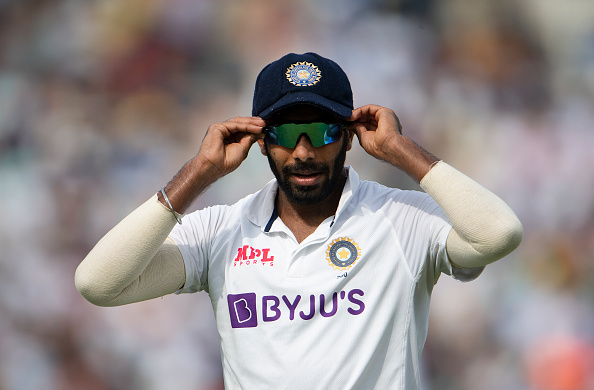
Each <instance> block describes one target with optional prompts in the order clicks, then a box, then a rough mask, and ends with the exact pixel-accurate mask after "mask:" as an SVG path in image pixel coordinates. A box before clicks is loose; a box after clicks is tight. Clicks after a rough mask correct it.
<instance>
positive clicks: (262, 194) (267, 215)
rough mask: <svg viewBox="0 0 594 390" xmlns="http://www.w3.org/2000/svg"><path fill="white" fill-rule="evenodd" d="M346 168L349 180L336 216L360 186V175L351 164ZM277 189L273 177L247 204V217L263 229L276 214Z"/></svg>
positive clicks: (343, 190)
mask: <svg viewBox="0 0 594 390" xmlns="http://www.w3.org/2000/svg"><path fill="white" fill-rule="evenodd" d="M346 168H347V174H348V176H347V181H346V183H345V184H344V188H343V189H342V195H341V197H340V202H339V203H338V208H337V209H336V217H338V216H339V215H340V214H341V213H342V212H343V210H345V208H346V206H347V205H348V203H349V201H350V200H351V199H352V198H353V194H354V193H355V192H356V191H357V189H358V188H359V175H358V174H357V172H355V170H354V169H353V168H352V167H351V166H347V167H346ZM277 191H278V183H277V181H276V179H272V180H271V181H269V182H268V183H267V184H266V185H265V186H264V187H263V188H262V189H261V190H260V191H258V192H256V193H255V194H254V196H253V197H252V198H251V199H250V200H248V202H247V204H246V206H245V209H244V210H245V216H246V218H247V219H248V220H249V221H251V222H252V223H253V224H255V225H257V226H259V227H260V228H261V229H262V230H264V229H265V228H266V225H268V223H269V222H270V220H271V217H273V214H275V215H276V212H275V207H274V201H275V199H276V193H277Z"/></svg>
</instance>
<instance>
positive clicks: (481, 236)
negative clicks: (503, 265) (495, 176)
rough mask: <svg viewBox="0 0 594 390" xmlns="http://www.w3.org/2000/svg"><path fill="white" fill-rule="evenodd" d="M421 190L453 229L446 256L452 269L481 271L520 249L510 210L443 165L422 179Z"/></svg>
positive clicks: (516, 224)
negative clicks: (453, 266) (445, 216)
mask: <svg viewBox="0 0 594 390" xmlns="http://www.w3.org/2000/svg"><path fill="white" fill-rule="evenodd" d="M421 188H423V189H424V190H425V191H426V192H427V193H428V194H429V195H431V197H432V198H433V199H435V201H436V202H437V204H439V206H440V207H441V208H442V209H443V210H444V212H445V213H446V214H447V216H448V217H449V219H450V221H451V223H452V225H453V229H452V231H451V232H450V234H449V235H448V239H447V253H448V256H449V257H450V260H451V262H452V263H454V264H455V265H456V266H458V267H461V268H474V267H482V266H485V265H487V264H489V263H492V262H494V261H496V260H499V259H500V258H502V257H504V256H506V255H507V254H509V253H511V252H512V251H513V250H514V249H516V248H517V247H518V245H520V242H521V241H522V237H523V228H522V224H521V223H520V221H519V219H518V217H517V216H516V215H515V214H514V212H513V211H512V210H511V208H510V207H509V206H508V205H507V204H506V203H505V202H504V201H503V200H501V199H500V198H498V197H497V196H496V195H495V194H493V193H492V192H490V191H488V190H487V189H486V188H484V187H482V186H481V185H480V184H478V183H477V182H475V181H474V180H472V179H470V178H469V177H468V176H466V175H464V174H462V173H461V172H459V171H457V170H456V169H454V168H453V167H451V166H449V165H448V164H446V163H444V162H443V161H440V162H439V163H437V164H436V165H435V166H434V167H433V168H431V170H430V171H429V172H428V173H427V174H426V175H425V177H423V179H422V180H421Z"/></svg>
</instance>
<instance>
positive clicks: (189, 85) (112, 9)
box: [0, 0, 594, 390]
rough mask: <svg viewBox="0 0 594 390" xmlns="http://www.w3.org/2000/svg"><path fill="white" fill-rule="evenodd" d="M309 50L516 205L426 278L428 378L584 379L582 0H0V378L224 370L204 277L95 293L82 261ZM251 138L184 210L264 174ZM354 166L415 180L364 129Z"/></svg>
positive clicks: (259, 181)
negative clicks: (234, 166) (519, 226)
mask: <svg viewBox="0 0 594 390" xmlns="http://www.w3.org/2000/svg"><path fill="white" fill-rule="evenodd" d="M305 51H315V52H318V53H320V54H322V55H324V56H327V57H330V58H332V59H334V60H335V61H337V62H338V63H339V64H340V65H341V66H342V67H343V68H344V70H345V71H346V72H347V74H348V75H349V76H350V78H351V82H352V86H353V91H354V98H355V105H356V106H360V105H363V104H368V103H374V104H380V105H384V106H387V107H390V108H393V109H394V110H395V111H396V113H397V114H398V115H399V117H400V119H401V121H402V123H403V125H404V131H405V133H406V134H407V135H409V136H410V137H411V138H413V139H414V140H415V141H417V142H418V143H420V144H421V145H423V146H424V147H425V148H426V149H428V150H430V151H431V152H433V153H434V154H436V155H437V156H439V157H441V158H443V159H444V160H445V161H447V162H448V163H450V164H451V165H453V166H454V167H456V168H458V169H459V170H461V171H463V172H465V173H467V174H468V175H469V176H471V177H472V178H474V179H475V180H477V181H478V182H480V183H481V184H483V185H484V186H485V187H487V188H489V189H491V190H493V191H494V192H495V193H497V194H498V195H499V196H501V197H502V198H503V199H504V200H505V201H506V202H507V203H508V204H509V205H510V206H511V207H512V208H513V209H514V210H515V211H516V212H517V214H518V215H519V217H520V219H521V220H522V222H523V224H524V229H525V237H524V241H523V243H522V245H521V246H520V248H519V249H518V250H517V251H515V252H514V253H513V254H512V255H510V256H508V257H506V258H505V259H503V260H501V261H499V262H497V263H495V264H493V265H491V266H489V267H488V268H487V270H486V271H485V272H484V273H483V275H482V276H481V277H480V278H479V279H478V280H476V281H474V282H472V283H467V284H462V283H458V282H455V281H453V280H452V279H451V278H449V277H447V276H443V277H442V278H441V279H440V281H439V283H438V284H437V286H436V288H435V291H434V298H433V302H432V308H431V318H430V327H429V336H428V340H427V343H426V346H425V350H424V354H423V383H424V387H425V389H429V390H455V389H456V390H457V389H463V390H466V389H468V390H470V389H472V390H476V389H480V390H490V389H493V390H501V389H506V390H592V389H594V169H593V167H594V153H593V152H592V149H593V147H594V2H592V1H591V0H568V1H563V2H561V1H555V0H523V1H515V0H441V1H433V0H401V1H398V0H365V1H363V0H361V1H356V0H343V1H339V0H301V1H297V0H294V1H291V0H282V1H268V0H246V1H231V0H86V1H77V0H52V1H49V0H1V1H0V215H1V218H0V390H28V389H44V390H52V389H56V390H70V389H90V390H95V389H97V390H104V389H113V390H120V389H126V390H128V389H133V390H134V389H149V390H150V389H155V390H161V389H173V388H184V389H192V390H215V389H221V388H222V379H221V368H220V354H219V350H218V336H217V333H216V329H215V327H214V319H213V315H212V308H211V307H210V302H209V300H208V297H207V296H206V294H204V293H198V294H192V295H184V296H168V297H164V298H162V299H157V300H153V301H149V302H144V303H139V304H136V305H131V306H127V307H120V308H99V307H94V306H92V305H91V304H89V303H87V302H86V301H85V300H84V299H83V298H82V297H81V296H80V295H79V294H78V292H77V291H76V289H75V288H74V284H73V275H74V270H75V268H76V266H77V265H78V264H79V262H80V261H81V260H82V259H83V258H84V256H85V255H86V253H87V252H88V251H89V250H90V249H91V248H92V247H93V245H94V244H95V243H96V242H97V241H98V240H99V238H100V237H101V236H102V235H103V234H104V233H105V232H107V231H108V230H109V229H110V228H111V227H112V226H113V225H114V224H115V223H116V222H118V221H119V220H120V219H121V218H123V217H124V216H125V215H127V214H128V213H129V212H130V211H132V210H133V209H134V208H135V207H136V206H138V205H139V204H140V203H141V202H143V201H145V200H146V199H148V198H149V197H150V196H152V195H153V194H155V193H156V192H157V191H158V190H159V188H161V187H162V186H163V185H165V184H166V183H167V181H168V180H169V179H170V178H171V177H172V176H173V175H174V174H175V173H176V172H177V170H178V169H179V168H180V167H181V166H182V164H183V163H184V162H186V161H187V160H188V159H190V158H191V157H193V156H194V155H195V153H197V151H198V148H199V145H200V142H201V139H202V137H203V136H204V133H205V131H206V129H207V127H208V125H209V124H211V123H215V122H221V121H224V120H226V119H228V118H230V117H234V116H249V115H250V114H251V98H252V92H253V87H254V81H255V78H256V75H257V73H258V72H259V70H260V69H261V68H262V67H263V66H264V65H266V64H267V63H268V62H270V61H273V60H276V59H278V58H279V57H281V56H282V55H284V54H286V53H288V52H305ZM256 149H257V148H253V149H252V152H251V153H250V156H249V157H248V160H246V162H245V163H244V164H243V165H242V166H241V167H240V168H239V169H238V170H237V171H236V172H235V173H233V174H232V175H230V176H228V177H226V178H224V179H222V180H221V181H219V182H218V183H216V184H215V185H213V186H212V187H211V188H210V189H209V190H208V192H207V193H206V194H205V195H204V196H202V197H201V198H200V199H199V201H198V202H197V203H196V204H195V205H194V209H198V208H202V207H204V206H207V205H210V204H214V203H219V202H223V203H232V202H234V201H236V200H238V199H240V198H242V197H243V196H245V195H246V194H248V193H251V192H254V191H256V190H257V189H259V188H260V187H261V186H262V185H263V184H264V183H266V182H267V181H268V180H270V179H271V178H272V175H271V174H270V173H269V169H268V164H267V163H266V160H265V158H264V157H263V156H261V155H260V153H259V150H256ZM347 164H350V165H353V166H354V167H355V168H356V169H357V171H358V172H359V174H360V175H361V176H362V178H363V179H368V180H376V181H379V182H381V183H383V184H386V185H389V186H396V187H401V188H408V189H418V187H417V186H416V184H415V183H413V182H412V181H411V180H410V179H409V178H408V177H407V176H406V175H404V174H402V173H401V172H399V171H396V170H395V169H394V168H392V167H390V166H388V165H386V164H382V163H379V162H377V161H375V160H374V159H373V158H371V157H369V156H367V155H366V154H365V153H364V152H362V150H361V148H360V147H359V145H358V144H355V145H354V148H353V150H352V151H351V152H350V153H349V156H348V157H347ZM246 359H249V357H246ZM250 364H257V362H250Z"/></svg>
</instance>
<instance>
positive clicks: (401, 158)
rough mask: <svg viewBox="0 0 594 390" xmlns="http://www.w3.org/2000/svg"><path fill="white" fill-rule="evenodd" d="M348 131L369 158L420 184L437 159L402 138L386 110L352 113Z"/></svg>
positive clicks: (393, 117)
mask: <svg viewBox="0 0 594 390" xmlns="http://www.w3.org/2000/svg"><path fill="white" fill-rule="evenodd" d="M349 121H350V123H349V125H348V128H349V130H350V131H352V132H354V133H355V134H357V138H359V144H360V145H361V147H363V149H364V150H365V151H366V152H367V153H369V154H370V155H371V156H373V157H375V158H377V159H380V160H382V161H386V162H388V163H390V164H392V165H394V166H395V167H397V168H399V169H401V170H402V171H404V172H406V173H407V174H408V175H409V176H411V177H412V178H413V179H415V180H416V181H417V182H420V181H421V179H422V178H423V177H424V176H425V175H426V174H427V172H429V170H430V169H431V166H432V164H433V163H435V162H436V161H439V159H438V158H437V157H435V156H434V155H432V154H431V153H429V152H427V151H426V150H424V149H423V148H422V147H420V146H419V145H417V144H416V143H415V142H414V141H413V140H411V139H410V138H408V137H406V136H404V135H402V126H401V125H400V120H399V119H398V117H397V116H396V114H395V113H394V111H392V110H390V109H389V108H385V107H381V106H376V105H373V104H370V105H367V106H363V107H359V108H357V109H355V110H353V114H352V115H351V117H350V118H349Z"/></svg>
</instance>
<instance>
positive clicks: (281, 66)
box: [252, 53, 353, 119]
mask: <svg viewBox="0 0 594 390" xmlns="http://www.w3.org/2000/svg"><path fill="white" fill-rule="evenodd" d="M297 104H309V105H312V106H315V107H319V108H321V109H324V110H326V111H329V112H330V113H332V114H333V115H335V116H337V117H339V118H342V119H347V118H349V117H350V116H351V113H352V110H353V92H352V91H351V83H350V82H349V79H348V77H347V75H346V74H345V73H344V71H343V70H342V69H341V68H340V66H338V64H337V63H336V62H334V61H332V60H330V59H328V58H324V57H322V56H320V55H318V54H316V53H305V54H295V53H291V54H287V55H286V56H284V57H282V58H281V59H279V60H277V61H274V62H272V63H270V64H268V65H267V66H266V67H265V68H264V69H262V71H261V72H260V74H259V75H258V78H257V79H256V88H255V91H254V102H253V106H252V115H253V116H259V117H261V118H262V119H267V118H269V117H270V116H271V115H272V114H274V113H275V112H277V111H278V110H280V109H282V108H286V107H290V106H294V105H297Z"/></svg>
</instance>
